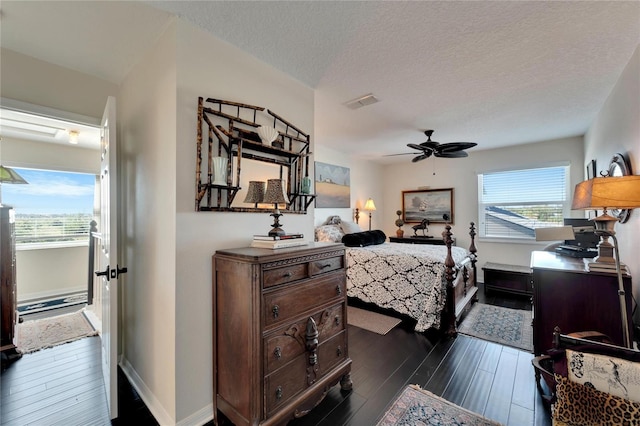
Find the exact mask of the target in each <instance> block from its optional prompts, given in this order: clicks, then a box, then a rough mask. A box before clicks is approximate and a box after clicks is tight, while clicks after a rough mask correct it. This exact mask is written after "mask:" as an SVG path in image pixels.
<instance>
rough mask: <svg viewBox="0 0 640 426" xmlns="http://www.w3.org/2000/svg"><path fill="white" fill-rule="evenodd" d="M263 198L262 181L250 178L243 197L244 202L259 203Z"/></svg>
mask: <svg viewBox="0 0 640 426" xmlns="http://www.w3.org/2000/svg"><path fill="white" fill-rule="evenodd" d="M263 200H264V182H262V181H259V180H252V181H250V182H249V189H248V190H247V196H246V197H245V198H244V202H245V203H253V204H256V203H261V202H262V201H263Z"/></svg>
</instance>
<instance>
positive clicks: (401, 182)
mask: <svg viewBox="0 0 640 426" xmlns="http://www.w3.org/2000/svg"><path fill="white" fill-rule="evenodd" d="M583 158H584V154H583V141H582V138H581V137H575V138H567V139H559V140H552V141H545V142H538V143H532V144H526V145H519V146H517V147H510V148H501V149H491V150H474V151H470V152H469V157H467V158H459V159H444V158H435V159H431V158H430V159H426V160H423V161H421V162H418V163H411V161H410V160H407V161H406V162H403V163H399V164H393V165H388V166H386V167H385V169H384V176H385V179H384V199H385V207H384V210H383V212H384V214H383V218H384V226H383V227H382V229H383V230H384V231H385V233H386V234H387V235H389V234H391V235H394V234H395V230H396V229H397V227H396V226H395V225H394V222H395V219H396V218H397V216H396V214H395V212H396V210H399V209H401V208H402V191H403V190H412V189H418V187H422V186H428V187H430V189H438V188H454V213H453V214H454V221H455V223H454V224H453V226H452V232H453V233H454V236H455V237H456V240H457V241H456V244H457V245H458V246H461V247H465V248H467V247H469V244H470V242H471V238H470V237H469V235H468V232H469V222H471V221H473V222H475V223H476V224H477V223H478V183H477V174H478V173H481V172H487V171H492V170H504V169H515V168H526V167H530V166H536V165H545V164H552V163H557V162H563V161H564V162H569V163H570V165H571V187H572V188H573V186H574V185H575V184H576V183H578V182H580V181H581V180H583V174H584V172H583V168H584V167H583ZM434 172H435V175H434V174H433V173H434ZM572 215H573V213H572ZM403 229H404V231H405V235H407V233H409V234H411V233H412V232H413V230H412V229H411V227H410V226H409V225H405V226H404V227H403ZM443 230H444V225H443V224H434V225H431V226H430V227H429V235H434V236H439V235H440V234H441V233H442V231H443ZM476 246H477V248H478V257H479V259H478V261H479V263H478V266H479V267H481V266H482V265H483V264H484V263H485V262H497V263H508V264H514V265H523V266H529V263H530V258H531V251H533V250H540V249H541V248H542V247H543V246H544V244H540V243H535V242H534V243H529V244H527V243H502V242H501V243H498V242H489V241H486V240H485V241H483V240H478V239H476ZM479 271H480V274H479V280H480V281H482V279H483V276H482V273H481V272H482V270H481V269H479Z"/></svg>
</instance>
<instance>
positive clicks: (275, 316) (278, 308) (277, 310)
mask: <svg viewBox="0 0 640 426" xmlns="http://www.w3.org/2000/svg"><path fill="white" fill-rule="evenodd" d="M271 312H273V317H274V318H278V315H280V307H279V306H278V305H275V306H274V307H273V308H272V309H271Z"/></svg>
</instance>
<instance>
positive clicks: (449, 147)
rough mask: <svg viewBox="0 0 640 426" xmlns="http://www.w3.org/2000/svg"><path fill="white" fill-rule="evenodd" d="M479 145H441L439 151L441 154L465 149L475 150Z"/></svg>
mask: <svg viewBox="0 0 640 426" xmlns="http://www.w3.org/2000/svg"><path fill="white" fill-rule="evenodd" d="M476 145H478V144H477V143H475V142H449V143H445V144H442V145H440V148H439V149H438V150H439V151H440V152H454V151H462V150H464V149H469V148H473V147H474V146H476Z"/></svg>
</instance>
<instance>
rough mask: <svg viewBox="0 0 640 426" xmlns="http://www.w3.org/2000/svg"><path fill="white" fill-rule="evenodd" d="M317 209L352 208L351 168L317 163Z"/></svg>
mask: <svg viewBox="0 0 640 426" xmlns="http://www.w3.org/2000/svg"><path fill="white" fill-rule="evenodd" d="M314 165H315V179H316V181H315V185H316V188H315V192H316V208H336V207H350V205H351V187H350V185H351V183H350V180H351V176H350V171H349V168H347V167H342V166H336V165H333V164H327V163H321V162H319V161H316V162H315V163H314Z"/></svg>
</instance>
